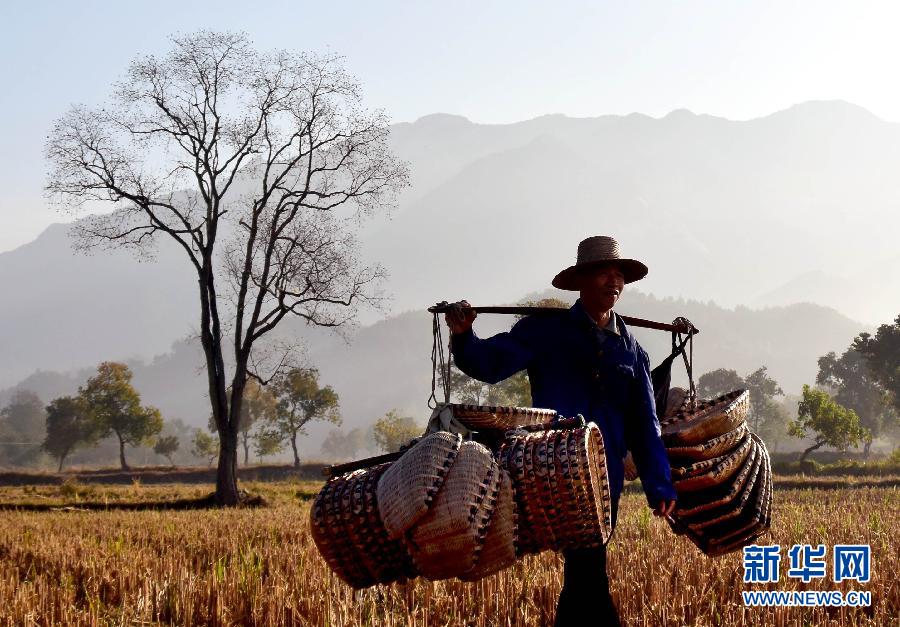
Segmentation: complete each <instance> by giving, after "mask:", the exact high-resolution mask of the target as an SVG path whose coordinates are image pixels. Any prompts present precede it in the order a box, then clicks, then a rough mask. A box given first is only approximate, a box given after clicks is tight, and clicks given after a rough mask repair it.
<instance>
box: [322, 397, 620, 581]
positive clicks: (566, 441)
mask: <svg viewBox="0 0 900 627" xmlns="http://www.w3.org/2000/svg"><path fill="white" fill-rule="evenodd" d="M452 409H453V411H454V415H455V417H456V418H457V419H458V420H459V421H460V423H462V424H464V425H465V426H466V427H467V428H468V429H472V430H476V429H477V430H478V434H479V436H483V437H484V441H488V442H495V443H496V454H495V453H494V452H492V451H491V450H490V449H488V448H487V447H486V446H484V445H483V444H480V443H478V442H475V441H473V440H463V438H462V437H461V436H460V435H454V434H451V433H449V432H447V431H436V432H434V433H431V434H429V435H426V436H424V437H423V438H421V439H419V440H418V441H417V442H416V443H415V444H414V445H413V446H411V447H410V448H409V449H408V450H407V451H406V452H405V453H404V454H403V455H402V456H401V457H400V458H399V459H397V460H396V461H394V462H393V463H388V464H382V465H380V466H376V467H374V468H369V469H365V470H356V471H353V472H350V473H346V474H344V475H341V476H339V477H335V478H333V479H331V480H329V481H328V482H327V483H326V485H325V487H324V488H323V489H322V491H321V492H320V493H319V495H318V496H317V497H316V499H315V502H314V504H313V508H312V513H311V516H312V529H313V538H314V540H315V542H316V545H317V546H318V547H319V550H320V552H321V554H322V556H323V557H324V558H325V560H326V562H328V564H329V565H330V566H331V568H332V569H333V570H334V571H335V573H337V574H338V576H340V577H341V578H342V579H343V580H344V581H346V582H347V583H349V584H350V585H351V586H353V587H355V588H363V587H367V586H371V585H374V584H376V583H389V582H392V581H396V580H398V579H404V578H408V577H413V576H416V575H422V576H424V577H426V578H428V579H431V580H438V579H446V578H450V577H458V578H459V579H462V580H464V581H475V580H478V579H481V578H482V577H486V576H488V575H491V574H493V573H495V572H498V571H500V570H502V569H503V568H506V567H507V566H510V565H511V564H513V563H514V562H515V561H516V558H517V557H518V556H521V555H523V554H526V553H537V552H540V551H543V550H547V549H557V550H558V549H566V548H572V547H579V546H596V545H598V544H601V543H605V542H606V541H607V540H608V538H609V533H610V530H611V526H612V525H611V520H610V517H611V504H610V493H609V479H608V476H607V472H606V459H605V456H604V449H603V438H602V436H601V435H600V430H599V428H598V427H597V426H596V425H595V424H588V425H585V423H584V420H582V419H580V418H579V419H578V420H575V421H572V420H568V421H567V420H563V421H561V422H553V421H554V419H555V418H556V412H553V411H550V410H540V409H533V408H513V407H502V408H498V407H480V406H472V405H465V406H463V405H458V406H456V405H454V406H452ZM551 423H552V424H551ZM560 424H564V425H565V426H566V427H569V428H551V427H557V426H559V425H560ZM513 426H514V427H516V428H514V429H510V427H513Z"/></svg>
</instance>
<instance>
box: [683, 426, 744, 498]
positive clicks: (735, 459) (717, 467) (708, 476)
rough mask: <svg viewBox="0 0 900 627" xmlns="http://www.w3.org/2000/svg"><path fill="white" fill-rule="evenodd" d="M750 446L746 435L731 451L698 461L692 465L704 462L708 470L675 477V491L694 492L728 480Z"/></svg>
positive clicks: (737, 468)
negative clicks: (678, 477)
mask: <svg viewBox="0 0 900 627" xmlns="http://www.w3.org/2000/svg"><path fill="white" fill-rule="evenodd" d="M750 446H751V445H750V438H749V437H748V438H746V439H745V440H744V442H743V443H742V444H741V445H740V446H738V447H737V448H735V450H733V451H732V452H730V453H728V454H726V455H722V456H721V457H717V458H715V459H713V460H709V461H706V462H698V464H695V465H694V467H697V466H699V465H700V464H704V465H706V466H705V467H708V470H705V471H703V472H700V473H699V474H695V475H692V476H688V477H686V478H684V479H675V482H674V483H675V490H676V492H679V493H681V492H694V491H697V490H704V489H707V488H711V487H713V486H717V485H722V484H724V483H726V482H728V481H729V480H730V479H731V478H732V477H734V475H735V474H736V473H737V471H738V470H739V469H740V467H741V465H742V464H743V463H744V460H746V459H747V455H748V454H749V452H750ZM710 463H712V464H713V465H712V466H711V467H710V466H708V465H709V464H710ZM674 470H676V469H673V471H674ZM674 474H675V473H674V472H673V475H674Z"/></svg>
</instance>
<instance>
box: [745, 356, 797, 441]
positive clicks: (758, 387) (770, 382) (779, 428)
mask: <svg viewBox="0 0 900 627" xmlns="http://www.w3.org/2000/svg"><path fill="white" fill-rule="evenodd" d="M744 387H746V388H747V389H748V390H749V391H750V415H749V416H748V418H749V420H748V422H749V424H750V428H751V429H753V431H754V432H755V433H758V434H759V435H760V437H762V438H763V439H764V440H766V441H767V442H769V443H770V445H772V444H777V440H778V439H779V438H780V437H782V436H784V435H785V433H786V432H787V423H788V421H789V417H788V415H787V413H786V412H785V411H784V409H783V408H782V407H781V405H780V404H779V403H777V402H776V401H775V397H776V396H784V391H783V390H782V389H781V386H779V385H778V383H777V382H776V381H775V379H773V378H772V377H770V376H769V374H768V372H767V371H766V367H765V366H762V367H760V368H758V369H757V370H755V371H753V372H751V373H750V374H748V375H747V376H746V377H744Z"/></svg>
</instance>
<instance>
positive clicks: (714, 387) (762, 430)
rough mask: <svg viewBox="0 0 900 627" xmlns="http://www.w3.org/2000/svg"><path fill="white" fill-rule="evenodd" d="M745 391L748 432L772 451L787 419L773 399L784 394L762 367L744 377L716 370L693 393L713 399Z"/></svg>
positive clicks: (698, 382)
mask: <svg viewBox="0 0 900 627" xmlns="http://www.w3.org/2000/svg"><path fill="white" fill-rule="evenodd" d="M741 389H744V390H749V392H750V411H749V412H748V415H747V423H748V425H749V427H750V429H751V430H752V431H753V432H754V433H757V434H758V435H759V436H760V437H762V438H763V439H764V440H765V441H766V443H767V444H768V445H769V446H770V447H771V448H773V449H775V448H777V446H778V440H779V439H781V438H782V437H783V436H784V435H785V434H786V432H787V423H788V421H789V416H788V414H787V412H786V411H785V409H784V407H783V406H782V405H781V404H780V403H778V402H777V401H776V400H775V397H776V396H784V391H783V390H782V389H781V387H780V386H779V385H778V382H777V381H775V380H774V379H773V378H772V377H770V376H769V374H768V371H767V368H766V366H761V367H760V368H757V369H756V370H754V371H753V372H751V373H750V374H748V375H747V376H746V377H742V376H741V375H739V374H738V373H737V372H736V371H735V370H731V369H728V368H719V369H717V370H712V371H710V372H707V373H706V374H704V375H702V376H701V377H700V378H699V379H697V394H698V396H700V397H701V398H715V397H717V396H720V395H722V394H725V393H727V392H731V391H732V390H741Z"/></svg>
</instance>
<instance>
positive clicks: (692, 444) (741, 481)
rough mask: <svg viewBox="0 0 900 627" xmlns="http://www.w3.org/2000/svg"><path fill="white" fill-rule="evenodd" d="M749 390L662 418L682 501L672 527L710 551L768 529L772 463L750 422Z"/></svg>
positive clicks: (726, 549) (733, 547)
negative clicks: (748, 417)
mask: <svg viewBox="0 0 900 627" xmlns="http://www.w3.org/2000/svg"><path fill="white" fill-rule="evenodd" d="M748 409H749V393H748V392H747V391H746V390H735V391H734V392H729V393H728V394H724V395H722V396H720V397H718V398H715V399H710V400H706V401H702V402H700V403H698V404H697V406H696V409H693V410H692V409H691V408H690V406H689V405H687V404H686V405H684V406H683V407H682V409H681V410H679V411H677V412H675V414H673V415H672V416H670V417H669V418H667V419H665V420H664V421H663V427H662V430H663V442H664V443H665V444H666V446H667V452H668V454H669V460H670V463H671V465H672V478H673V479H674V480H675V481H674V484H675V490H676V492H677V493H678V501H677V503H676V507H675V511H674V513H673V514H672V521H671V522H672V527H673V529H674V530H675V532H676V533H681V534H685V535H686V536H687V537H688V538H689V539H690V540H691V541H692V542H693V543H694V544H696V545H697V547H698V548H700V550H701V551H703V552H704V553H706V554H707V555H709V556H717V555H723V554H725V553H729V552H731V551H737V550H740V549H741V548H742V547H743V546H746V545H747V544H749V543H751V542H753V541H755V540H756V539H757V538H758V537H759V536H761V535H762V534H763V533H765V532H766V531H768V529H769V525H770V523H771V505H772V468H771V463H770V460H769V453H768V451H767V450H766V447H765V444H763V441H762V440H761V439H760V438H759V437H758V436H757V435H756V434H755V433H752V432H751V431H750V429H749V428H748V427H747V424H746V421H745V419H746V415H747V411H748Z"/></svg>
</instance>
